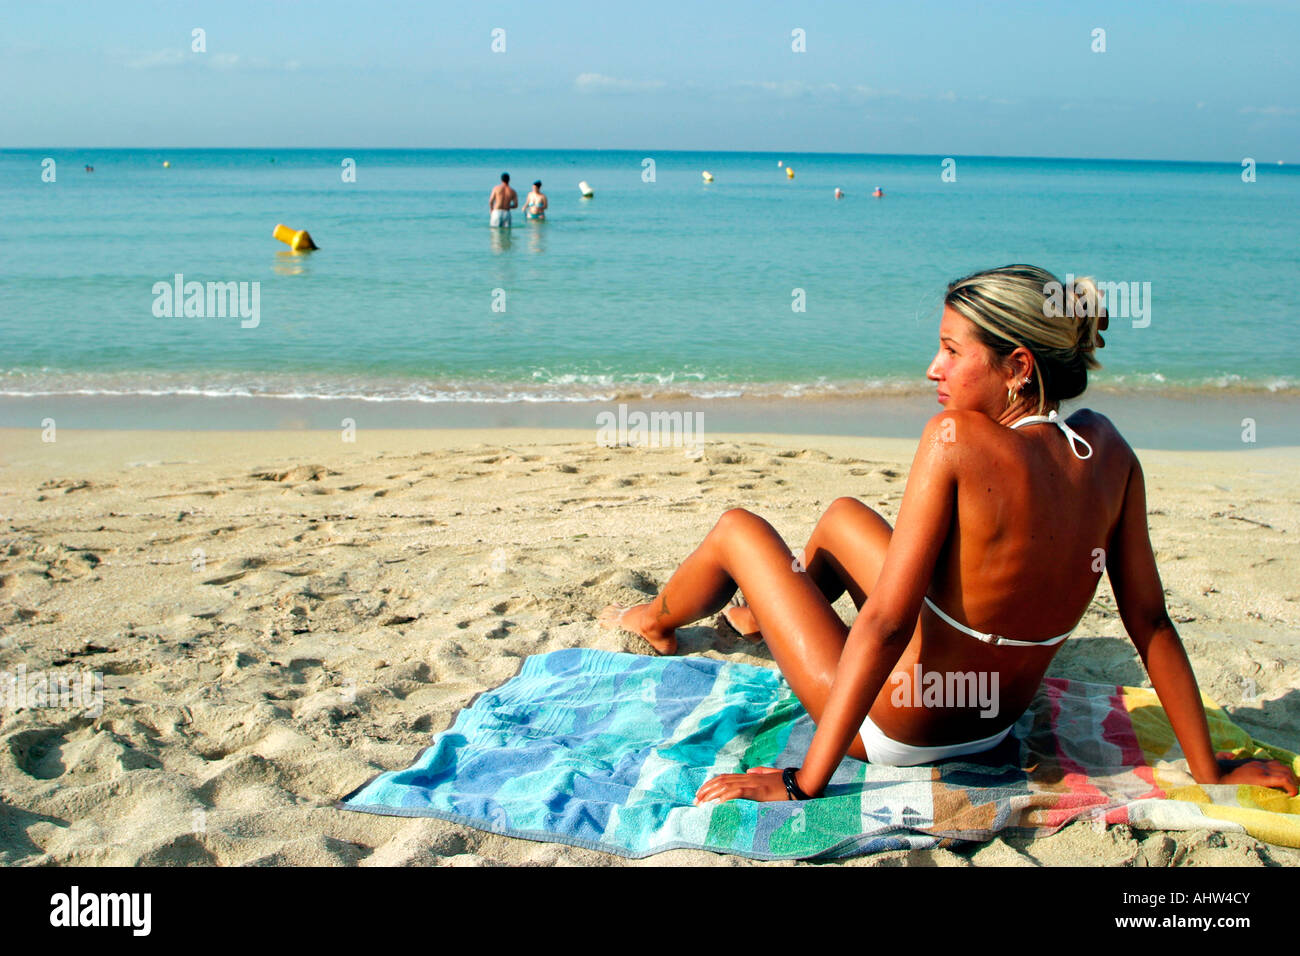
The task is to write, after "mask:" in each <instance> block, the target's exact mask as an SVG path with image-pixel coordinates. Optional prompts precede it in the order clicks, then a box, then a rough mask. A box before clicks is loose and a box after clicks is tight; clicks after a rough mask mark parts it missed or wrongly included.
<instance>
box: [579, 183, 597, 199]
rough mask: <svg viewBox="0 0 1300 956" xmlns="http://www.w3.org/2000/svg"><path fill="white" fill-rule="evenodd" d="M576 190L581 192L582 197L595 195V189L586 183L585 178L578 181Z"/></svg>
mask: <svg viewBox="0 0 1300 956" xmlns="http://www.w3.org/2000/svg"><path fill="white" fill-rule="evenodd" d="M578 192H579V193H581V194H582V198H583V199H590V198H591V197H592V196H594V195H596V192H595V190H593V189H592V188H591V187H590V186H588V185H587V181H586V180H583V181H582V182H580V183H578Z"/></svg>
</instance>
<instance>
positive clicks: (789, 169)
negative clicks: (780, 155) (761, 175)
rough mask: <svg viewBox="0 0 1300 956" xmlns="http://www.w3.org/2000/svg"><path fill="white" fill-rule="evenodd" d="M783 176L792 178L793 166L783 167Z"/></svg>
mask: <svg viewBox="0 0 1300 956" xmlns="http://www.w3.org/2000/svg"><path fill="white" fill-rule="evenodd" d="M785 177H786V179H794V167H793V166H787V167H786V168H785Z"/></svg>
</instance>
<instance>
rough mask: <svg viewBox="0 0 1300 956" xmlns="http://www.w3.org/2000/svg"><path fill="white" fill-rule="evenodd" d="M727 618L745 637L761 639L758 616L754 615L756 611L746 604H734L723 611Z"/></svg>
mask: <svg viewBox="0 0 1300 956" xmlns="http://www.w3.org/2000/svg"><path fill="white" fill-rule="evenodd" d="M722 613H723V615H724V616H725V617H726V619H727V623H728V624H730V625H731V626H732V627H734V628H735V629H736V632H737V633H738V634H739V635H740V636H741V637H744V638H747V639H749V640H753V641H756V640H758V639H759V634H760V631H759V627H758V618H756V617H754V612H753V611H751V610H750V609H749V608H748V607H745V606H733V607H729V608H727V609H726V610H725V611H723V612H722Z"/></svg>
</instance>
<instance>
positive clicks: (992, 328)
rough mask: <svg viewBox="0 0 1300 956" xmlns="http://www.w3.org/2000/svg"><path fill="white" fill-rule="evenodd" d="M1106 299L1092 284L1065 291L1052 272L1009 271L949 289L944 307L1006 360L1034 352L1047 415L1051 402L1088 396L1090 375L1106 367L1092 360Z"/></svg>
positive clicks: (1082, 282) (1081, 282) (1079, 282)
mask: <svg viewBox="0 0 1300 956" xmlns="http://www.w3.org/2000/svg"><path fill="white" fill-rule="evenodd" d="M1104 297H1105V296H1104V293H1103V292H1102V291H1101V290H1100V289H1098V288H1097V283H1096V282H1095V281H1093V279H1092V278H1091V277H1086V276H1085V277H1084V278H1080V279H1072V281H1070V282H1069V283H1068V285H1067V283H1063V282H1061V280H1059V279H1058V278H1056V276H1054V275H1052V273H1050V272H1048V271H1047V270H1046V269H1040V268H1038V267H1037V266H1030V265H1011V266H1002V267H1001V268H998V269H988V270H986V271H984V272H976V273H974V274H973V275H968V276H966V277H965V278H963V279H957V280H956V281H954V282H952V283H950V284H949V286H948V293H947V295H945V296H944V305H946V306H949V307H951V308H952V309H953V310H954V311H955V312H957V314H958V315H961V316H962V317H963V318H966V319H968V320H970V322H971V323H973V324H974V326H975V330H976V334H977V335H978V337H979V340H980V341H981V342H982V343H983V344H984V345H986V346H987V347H988V348H990V349H992V350H993V352H994V353H996V354H997V355H998V356H999V357H1000V358H1003V359H1005V358H1006V357H1007V356H1008V355H1010V354H1011V353H1012V352H1014V351H1015V350H1016V349H1017V348H1020V347H1021V346H1023V347H1025V348H1027V349H1029V351H1030V352H1031V353H1032V354H1033V356H1034V371H1033V373H1031V375H1032V377H1033V379H1034V381H1035V382H1036V383H1037V385H1038V412H1039V413H1040V414H1041V413H1042V411H1043V408H1044V406H1045V405H1046V404H1047V403H1048V402H1060V401H1062V400H1064V399H1067V398H1075V397H1076V396H1079V395H1082V394H1083V391H1084V389H1086V388H1087V387H1088V369H1093V368H1100V367H1101V363H1100V362H1098V361H1097V359H1096V357H1095V354H1094V353H1095V352H1096V351H1097V349H1098V348H1101V347H1103V346H1104V345H1105V342H1104V341H1103V340H1102V338H1101V335H1100V333H1099V332H1098V324H1099V323H1100V322H1101V320H1102V318H1103V317H1105V315H1106V306H1105V303H1104V302H1103V299H1104Z"/></svg>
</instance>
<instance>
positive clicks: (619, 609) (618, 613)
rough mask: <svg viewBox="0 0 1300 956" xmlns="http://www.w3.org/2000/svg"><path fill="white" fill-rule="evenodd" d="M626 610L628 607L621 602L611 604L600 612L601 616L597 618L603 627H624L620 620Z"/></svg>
mask: <svg viewBox="0 0 1300 956" xmlns="http://www.w3.org/2000/svg"><path fill="white" fill-rule="evenodd" d="M626 610H627V608H625V607H624V606H623V605H621V604H610V605H609V606H607V607H606V608H605V610H603V611H601V612H600V616H599V617H597V618H596V620H597V622H599V624H600V626H601V627H622V626H623V625H622V624H621V623H620V620H621V618H622V617H623V612H624V611H626Z"/></svg>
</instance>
